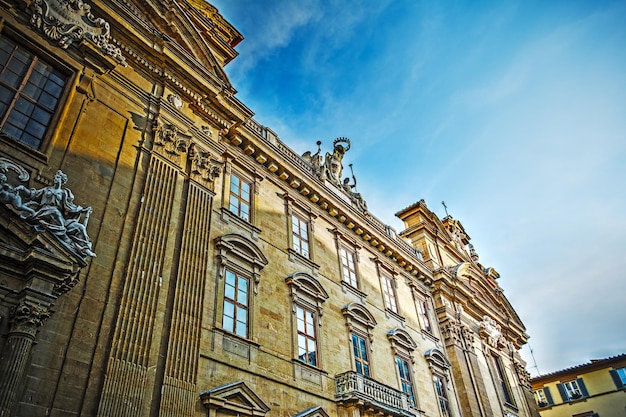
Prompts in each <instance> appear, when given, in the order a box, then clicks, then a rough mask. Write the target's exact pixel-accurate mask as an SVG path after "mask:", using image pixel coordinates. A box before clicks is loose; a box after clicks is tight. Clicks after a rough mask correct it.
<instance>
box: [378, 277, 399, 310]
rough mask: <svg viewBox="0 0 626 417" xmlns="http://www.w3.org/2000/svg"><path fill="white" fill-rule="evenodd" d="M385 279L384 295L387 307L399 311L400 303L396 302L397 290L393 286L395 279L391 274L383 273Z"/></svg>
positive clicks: (383, 279)
mask: <svg viewBox="0 0 626 417" xmlns="http://www.w3.org/2000/svg"><path fill="white" fill-rule="evenodd" d="M381 279H382V281H383V297H384V298H385V307H386V308H387V309H389V310H391V311H393V312H394V313H397V312H398V305H397V303H396V292H395V290H394V288H393V279H391V277H390V276H387V275H382V276H381Z"/></svg>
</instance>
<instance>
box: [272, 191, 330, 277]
mask: <svg viewBox="0 0 626 417" xmlns="http://www.w3.org/2000/svg"><path fill="white" fill-rule="evenodd" d="M278 196H280V197H282V198H283V200H284V202H285V218H286V226H287V252H288V254H289V260H290V261H291V262H294V261H295V262H298V263H300V264H303V265H305V266H306V267H308V268H310V270H311V273H312V274H313V275H317V274H318V272H319V268H320V266H319V265H318V264H316V263H315V223H314V221H315V219H317V215H316V214H315V213H314V212H313V210H312V209H311V208H310V207H309V206H308V205H306V204H302V203H301V202H300V201H299V200H297V199H295V198H293V197H292V196H290V195H289V193H284V194H278ZM294 215H295V216H297V217H299V218H300V219H302V220H304V221H306V222H307V227H308V245H309V257H308V258H307V257H305V256H302V255H301V254H300V253H298V252H297V251H295V250H294V249H293V248H294V241H293V233H292V230H291V228H292V224H291V223H292V216H294Z"/></svg>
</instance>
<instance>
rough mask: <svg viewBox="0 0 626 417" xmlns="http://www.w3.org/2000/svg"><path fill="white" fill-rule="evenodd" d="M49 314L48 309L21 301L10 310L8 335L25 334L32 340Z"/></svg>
mask: <svg viewBox="0 0 626 417" xmlns="http://www.w3.org/2000/svg"><path fill="white" fill-rule="evenodd" d="M51 313H52V312H51V311H50V309H49V308H48V307H45V306H41V305H36V304H32V303H29V302H25V301H23V302H21V303H19V304H18V305H16V306H14V307H13V308H12V309H11V315H10V317H9V324H10V326H11V330H10V333H25V334H27V335H29V336H31V337H33V338H34V337H35V335H36V334H37V329H38V328H39V327H41V326H42V325H43V323H44V322H45V320H46V319H47V318H48V317H50V315H51Z"/></svg>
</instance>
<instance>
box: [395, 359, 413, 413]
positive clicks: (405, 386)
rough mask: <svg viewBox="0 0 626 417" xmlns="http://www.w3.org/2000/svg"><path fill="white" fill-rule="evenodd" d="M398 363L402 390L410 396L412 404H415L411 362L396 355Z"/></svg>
mask: <svg viewBox="0 0 626 417" xmlns="http://www.w3.org/2000/svg"><path fill="white" fill-rule="evenodd" d="M396 365H397V367H398V373H399V375H400V384H401V385H402V392H404V393H405V394H407V395H408V396H409V401H410V402H411V405H412V406H415V396H414V395H413V378H411V368H410V367H409V363H408V362H407V361H406V360H404V359H403V358H399V357H397V356H396Z"/></svg>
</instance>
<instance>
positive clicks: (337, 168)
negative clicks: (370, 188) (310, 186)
mask: <svg viewBox="0 0 626 417" xmlns="http://www.w3.org/2000/svg"><path fill="white" fill-rule="evenodd" d="M316 144H317V152H316V153H315V154H312V153H311V151H307V152H305V153H304V154H302V159H303V160H305V161H306V162H307V163H308V164H309V165H311V168H313V174H314V175H315V176H316V177H318V178H319V179H321V180H322V181H324V182H326V183H331V184H333V186H334V187H336V189H337V190H339V191H342V192H343V193H344V194H346V195H347V196H348V197H349V198H350V201H351V202H352V204H353V206H355V207H356V208H357V209H358V210H360V211H362V212H366V211H367V203H366V202H365V200H364V199H363V196H361V194H360V193H358V192H356V177H355V176H354V171H352V164H350V165H349V166H350V171H351V173H352V181H353V183H352V184H350V177H346V178H344V179H343V181H342V180H341V178H342V173H343V156H344V155H345V153H346V152H348V150H350V139H348V138H342V137H340V138H337V139H335V140H334V142H333V152H332V153H330V152H326V157H325V158H322V155H321V148H320V145H321V144H322V142H320V141H319V140H318V141H317V142H316Z"/></svg>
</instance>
